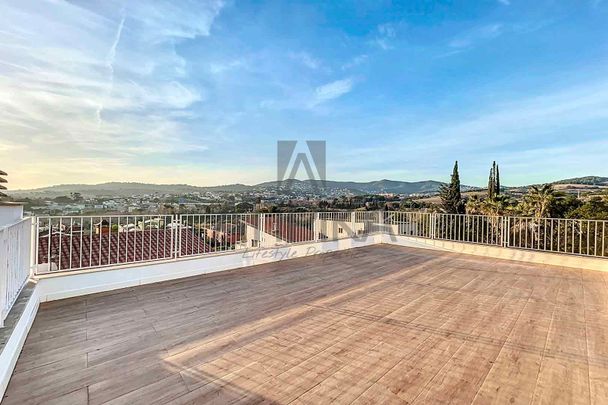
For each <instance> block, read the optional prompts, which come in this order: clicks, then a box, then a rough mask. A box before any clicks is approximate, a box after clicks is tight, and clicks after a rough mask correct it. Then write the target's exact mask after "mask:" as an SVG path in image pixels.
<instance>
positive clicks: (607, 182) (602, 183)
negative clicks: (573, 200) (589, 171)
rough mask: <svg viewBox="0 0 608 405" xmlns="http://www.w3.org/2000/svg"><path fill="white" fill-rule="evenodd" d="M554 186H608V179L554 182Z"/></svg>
mask: <svg viewBox="0 0 608 405" xmlns="http://www.w3.org/2000/svg"><path fill="white" fill-rule="evenodd" d="M553 184H584V185H588V186H608V177H599V176H586V177H575V178H572V179H565V180H559V181H554V182H553Z"/></svg>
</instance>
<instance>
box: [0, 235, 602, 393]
mask: <svg viewBox="0 0 608 405" xmlns="http://www.w3.org/2000/svg"><path fill="white" fill-rule="evenodd" d="M607 277H608V273H602V272H599V271H592V270H577V269H573V268H565V267H551V266H546V265H538V264H530V263H522V262H514V261H507V260H501V259H492V258H489V257H481V256H469V255H463V254H457V253H448V252H441V251H437V250H428V249H414V248H406V247H400V246H394V245H386V244H379V245H373V246H369V247H361V248H357V249H352V250H346V251H342V252H336V253H328V254H324V255H317V256H312V257H303V258H297V259H292V260H287V261H282V262H275V263H270V264H264V265H258V266H252V267H246V268H241V269H237V270H231V271H226V272H221V273H214V274H208V275H204V276H197V277H192V278H188V279H181V280H173V281H168V282H163V283H157V284H149V285H146V286H140V287H133V288H128V289H124V290H117V291H111V292H106V293H101V294H95V295H88V296H82V297H76V298H71V299H67V300H59V301H52V302H48V303H43V304H42V305H41V307H40V310H39V312H38V315H37V317H36V320H35V322H34V324H33V326H32V328H31V330H30V332H29V335H28V337H27V340H26V343H25V345H24V347H23V351H22V353H21V355H20V358H19V360H18V363H17V366H16V368H15V370H14V373H13V376H12V379H11V381H10V384H9V386H8V389H7V391H6V394H5V398H4V401H3V404H23V403H40V402H44V403H47V404H49V403H61V404H64V403H70V404H85V403H89V404H101V403H106V402H110V403H113V404H115V403H129V404H131V403H145V404H151V403H222V404H223V403H239V402H240V403H281V404H287V403H309V404H320V403H329V402H336V403H357V404H361V403H420V404H432V403H447V402H452V403H463V404H468V403H480V404H487V403H509V402H511V403H526V404H528V403H531V402H532V403H549V404H558V403H577V404H588V403H598V404H599V403H607V402H608V289H607Z"/></svg>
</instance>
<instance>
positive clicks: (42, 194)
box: [10, 176, 608, 198]
mask: <svg viewBox="0 0 608 405" xmlns="http://www.w3.org/2000/svg"><path fill="white" fill-rule="evenodd" d="M442 184H444V183H442V182H440V181H435V180H424V181H412V182H409V181H396V180H387V179H383V180H377V181H369V182H356V181H329V180H328V181H326V182H325V185H326V189H325V191H326V192H327V193H328V194H332V195H335V194H339V193H352V194H355V195H361V194H380V193H392V194H405V195H415V194H422V195H433V194H436V193H437V191H438V190H439V187H441V185H442ZM553 184H556V185H585V186H590V185H592V186H608V177H599V176H586V177H578V178H572V179H565V180H559V181H555V182H553ZM288 187H289V188H291V189H293V190H297V191H300V192H312V191H315V184H314V183H313V182H312V181H311V180H295V179H292V180H287V181H284V182H282V183H281V184H280V185H279V184H278V183H277V182H276V181H269V182H264V183H260V184H255V185H246V184H226V185H219V186H211V187H199V186H192V185H189V184H149V183H128V182H111V183H101V184H60V185H56V186H50V187H42V188H37V189H32V190H12V191H11V192H10V195H12V196H13V197H39V198H53V197H57V196H61V195H69V194H71V193H81V194H82V195H84V196H93V197H102V196H125V197H126V196H132V195H139V194H154V193H158V194H176V195H179V194H188V193H194V192H220V193H223V192H225V193H238V192H248V191H250V192H255V191H258V192H259V191H262V192H263V191H267V192H272V191H277V190H279V191H281V190H283V191H285V190H286V189H287V188H288ZM527 187H529V186H519V187H507V189H510V190H515V189H523V190H525V189H526V188H527ZM477 190H483V188H479V187H472V186H466V185H463V186H462V191H477Z"/></svg>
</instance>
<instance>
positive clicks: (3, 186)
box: [0, 170, 8, 199]
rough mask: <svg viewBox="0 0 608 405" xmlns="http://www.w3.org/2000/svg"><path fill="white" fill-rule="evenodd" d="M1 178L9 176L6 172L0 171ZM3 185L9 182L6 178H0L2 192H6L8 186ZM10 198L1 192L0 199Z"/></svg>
mask: <svg viewBox="0 0 608 405" xmlns="http://www.w3.org/2000/svg"><path fill="white" fill-rule="evenodd" d="M0 176H8V175H7V174H6V172H3V171H2V170H0ZM2 183H8V181H7V180H6V179H5V178H4V177H0V190H6V186H5V185H3V184H2ZM5 197H8V196H7V195H6V194H4V193H3V192H2V191H0V199H2V198H5Z"/></svg>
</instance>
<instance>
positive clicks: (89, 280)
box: [37, 234, 382, 302]
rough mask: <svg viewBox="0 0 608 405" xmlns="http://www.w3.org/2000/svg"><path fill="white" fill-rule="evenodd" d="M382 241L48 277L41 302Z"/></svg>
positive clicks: (306, 245)
mask: <svg viewBox="0 0 608 405" xmlns="http://www.w3.org/2000/svg"><path fill="white" fill-rule="evenodd" d="M381 242H382V235H380V234H378V235H368V236H367V237H366V238H358V239H340V240H335V241H328V242H314V243H303V244H298V245H293V246H278V247H273V248H265V249H252V250H242V251H238V252H234V253H223V254H218V255H211V256H200V257H188V258H183V259H177V260H168V261H163V262H147V263H141V264H140V265H130V266H128V267H108V268H105V269H95V270H82V271H73V272H62V273H58V274H48V275H44V276H40V277H38V278H37V281H38V287H39V295H40V302H46V301H53V300H59V299H64V298H70V297H76V296H80V295H86V294H94V293H98V292H103V291H109V290H116V289H119V288H127V287H134V286H138V285H143V284H150V283H157V282H160V281H167V280H174V279H179V278H185V277H192V276H197V275H201V274H207V273H214V272H218V271H223V270H232V269H237V268H241V267H247V266H254V265H258V264H264V263H271V262H276V261H281V260H288V259H294V258H297V257H305V256H310V255H315V254H323V253H329V252H336V251H341V250H347V249H353V248H357V247H362V246H369V245H374V244H378V243H381Z"/></svg>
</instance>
